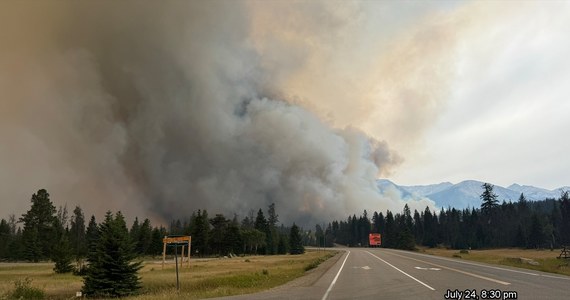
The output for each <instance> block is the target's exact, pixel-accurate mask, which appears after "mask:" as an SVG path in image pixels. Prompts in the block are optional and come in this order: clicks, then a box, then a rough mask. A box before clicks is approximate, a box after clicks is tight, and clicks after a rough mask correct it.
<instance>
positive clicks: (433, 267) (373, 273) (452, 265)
mask: <svg viewBox="0 0 570 300" xmlns="http://www.w3.org/2000/svg"><path fill="white" fill-rule="evenodd" d="M341 249H342V250H344V251H345V252H344V253H343V254H342V256H341V257H340V259H338V261H337V262H336V263H335V264H334V265H333V266H332V267H330V268H329V269H328V270H327V271H326V272H325V273H323V274H322V276H321V277H320V278H318V279H316V280H314V281H312V282H311V283H310V284H301V285H298V286H286V287H284V288H276V289H273V290H270V291H266V292H261V293H257V294H250V295H243V296H236V297H227V298H224V299H235V300H237V299H321V300H328V299H331V300H333V299H422V300H423V299H461V300H463V299H570V277H568V276H563V275H555V274H550V273H542V272H537V271H532V270H526V269H518V268H511V267H503V266H496V265H488V264H483V263H476V262H471V261H465V260H461V259H449V258H443V257H436V256H431V255H425V254H420V253H415V252H408V251H399V250H392V249H374V248H341ZM341 249H338V248H335V250H341Z"/></svg>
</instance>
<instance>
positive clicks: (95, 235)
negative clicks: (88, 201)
mask: <svg viewBox="0 0 570 300" xmlns="http://www.w3.org/2000/svg"><path fill="white" fill-rule="evenodd" d="M85 242H86V243H87V260H88V261H89V260H94V259H95V258H94V255H95V254H96V251H97V244H98V243H99V227H98V226H97V221H96V220H95V216H93V215H92V216H91V219H90V220H89V225H88V226H87V230H86V232H85ZM79 271H81V270H79Z"/></svg>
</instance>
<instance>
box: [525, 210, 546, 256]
mask: <svg viewBox="0 0 570 300" xmlns="http://www.w3.org/2000/svg"><path fill="white" fill-rule="evenodd" d="M543 230H544V227H543V225H542V222H541V221H540V218H539V217H538V215H537V214H536V213H535V214H533V215H532V218H531V222H530V234H529V238H528V241H529V243H528V244H529V247H533V248H537V249H538V248H540V247H541V246H542V244H543V243H544V232H543Z"/></svg>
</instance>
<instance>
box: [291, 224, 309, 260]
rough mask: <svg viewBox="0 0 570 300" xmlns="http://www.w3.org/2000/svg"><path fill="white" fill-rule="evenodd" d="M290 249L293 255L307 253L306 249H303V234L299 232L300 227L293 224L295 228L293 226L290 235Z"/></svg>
mask: <svg viewBox="0 0 570 300" xmlns="http://www.w3.org/2000/svg"><path fill="white" fill-rule="evenodd" d="M289 247H290V250H289V251H290V252H289V253H291V254H303V253H305V247H303V242H302V239H301V233H300V231H299V227H298V226H297V225H296V224H295V223H293V226H291V231H290V233H289Z"/></svg>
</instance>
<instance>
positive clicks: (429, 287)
mask: <svg viewBox="0 0 570 300" xmlns="http://www.w3.org/2000/svg"><path fill="white" fill-rule="evenodd" d="M366 252H367V253H368V254H370V255H372V256H374V257H376V258H377V259H379V260H381V261H382V262H383V263H385V264H387V265H389V266H390V267H392V268H394V269H396V270H398V271H400V273H402V274H404V275H406V276H408V277H410V278H412V279H413V280H415V281H417V282H419V283H420V284H421V285H423V286H425V287H427V288H428V289H430V290H432V291H435V289H434V288H432V287H431V286H429V285H427V284H425V283H423V282H421V281H420V280H418V279H416V278H415V277H413V276H412V275H410V274H408V273H406V272H404V271H402V270H400V269H398V268H397V267H395V266H394V265H392V264H391V263H389V262H387V261H385V260H383V259H381V258H380V257H378V256H376V255H374V254H372V253H370V252H368V251H366ZM323 300H324V299H323Z"/></svg>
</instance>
